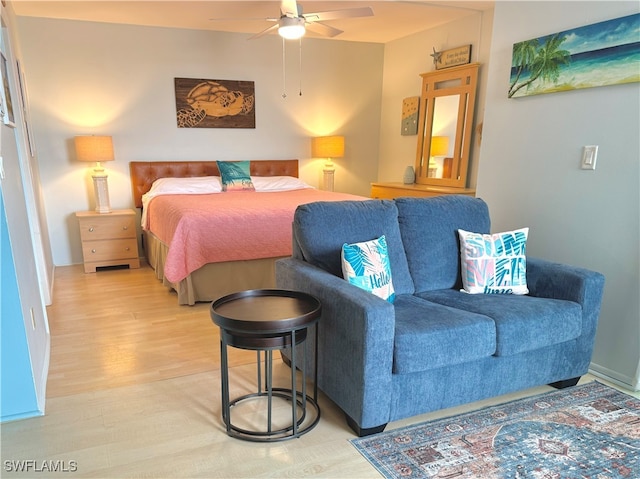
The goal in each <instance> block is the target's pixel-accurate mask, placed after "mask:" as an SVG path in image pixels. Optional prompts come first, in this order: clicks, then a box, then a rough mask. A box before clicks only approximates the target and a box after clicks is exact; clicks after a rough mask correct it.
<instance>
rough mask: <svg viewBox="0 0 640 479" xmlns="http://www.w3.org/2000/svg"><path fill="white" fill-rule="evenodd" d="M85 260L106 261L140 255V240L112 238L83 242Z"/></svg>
mask: <svg viewBox="0 0 640 479" xmlns="http://www.w3.org/2000/svg"><path fill="white" fill-rule="evenodd" d="M82 255H83V257H84V261H85V262H92V263H93V262H104V261H112V260H117V259H129V258H137V257H138V240H137V239H136V238H132V239H110V240H102V241H91V242H90V243H83V244H82Z"/></svg>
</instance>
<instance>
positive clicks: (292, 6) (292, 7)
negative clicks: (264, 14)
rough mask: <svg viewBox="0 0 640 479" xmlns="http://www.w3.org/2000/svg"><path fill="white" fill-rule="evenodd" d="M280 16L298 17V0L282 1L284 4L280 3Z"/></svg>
mask: <svg viewBox="0 0 640 479" xmlns="http://www.w3.org/2000/svg"><path fill="white" fill-rule="evenodd" d="M280 15H283V16H285V17H297V16H298V3H297V2H296V0H282V2H280Z"/></svg>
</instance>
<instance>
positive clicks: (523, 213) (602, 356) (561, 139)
mask: <svg viewBox="0 0 640 479" xmlns="http://www.w3.org/2000/svg"><path fill="white" fill-rule="evenodd" d="M638 8H639V4H638V2H635V1H634V2H616V1H606V2H591V1H585V2H575V1H570V2H496V5H495V16H494V29H493V41H492V46H491V63H490V64H489V67H488V68H489V72H488V82H487V98H486V105H487V107H486V112H485V125H484V138H483V145H482V151H481V156H480V169H479V175H478V185H477V191H478V196H480V197H482V198H484V199H485V200H486V201H487V202H488V204H489V207H490V210H491V214H492V223H493V229H494V230H496V231H497V230H502V229H510V228H515V227H521V226H529V227H530V228H531V231H530V239H529V247H528V251H527V252H528V253H529V254H530V255H532V256H539V257H543V258H548V259H551V260H556V261H560V262H566V263H570V264H574V265H578V266H582V267H586V268H590V269H594V270H597V271H600V272H602V273H603V274H604V275H605V277H606V286H605V294H604V301H603V306H602V313H601V316H600V324H599V327H598V333H597V338H596V346H595V352H594V355H593V362H592V368H593V370H594V371H596V372H598V373H600V374H604V375H606V376H609V377H611V378H613V379H615V380H617V381H619V382H621V383H624V384H627V385H630V386H631V387H634V388H636V389H637V388H638V387H639V384H638V365H639V362H640V303H639V298H640V294H639V293H640V256H639V253H640V196H639V195H640V193H639V192H640V142H639V141H638V132H639V131H640V114H639V113H640V111H639V105H640V84H639V83H632V84H627V85H615V86H607V87H599V88H591V89H585V90H576V91H570V92H563V93H552V94H546V95H537V96H531V97H525V98H519V99H507V90H508V83H509V75H510V67H511V51H512V46H513V44H514V43H516V42H519V41H523V40H529V39H532V38H536V37H539V36H542V35H546V34H551V33H556V32H560V31H563V30H567V29H570V28H574V27H579V26H583V25H588V24H592V23H597V22H600V21H604V20H608V19H612V18H617V17H622V16H626V15H630V14H633V13H637V12H638ZM584 145H599V146H600V149H599V152H598V161H597V169H596V170H595V171H585V170H581V169H580V168H579V163H580V157H581V154H582V147H583V146H584Z"/></svg>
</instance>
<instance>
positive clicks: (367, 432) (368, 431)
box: [345, 414, 387, 437]
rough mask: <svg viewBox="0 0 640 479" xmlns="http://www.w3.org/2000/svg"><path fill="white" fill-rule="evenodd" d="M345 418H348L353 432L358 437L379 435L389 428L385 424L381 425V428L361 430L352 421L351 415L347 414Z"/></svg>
mask: <svg viewBox="0 0 640 479" xmlns="http://www.w3.org/2000/svg"><path fill="white" fill-rule="evenodd" d="M345 417H346V418H347V424H348V425H349V427H350V428H351V429H353V431H354V432H355V433H356V434H357V435H358V437H364V436H370V435H371V434H378V433H379V432H382V431H384V428H385V427H387V424H386V423H385V424H381V425H380V426H375V427H367V428H361V427H360V426H358V424H357V423H356V422H355V421H354V420H353V419H351V417H350V416H349V415H347V414H345Z"/></svg>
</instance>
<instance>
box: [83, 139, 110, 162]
mask: <svg viewBox="0 0 640 479" xmlns="http://www.w3.org/2000/svg"><path fill="white" fill-rule="evenodd" d="M75 144H76V156H77V158H78V161H93V162H102V161H113V159H114V158H113V142H112V141H111V137H110V136H76V138H75Z"/></svg>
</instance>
